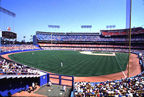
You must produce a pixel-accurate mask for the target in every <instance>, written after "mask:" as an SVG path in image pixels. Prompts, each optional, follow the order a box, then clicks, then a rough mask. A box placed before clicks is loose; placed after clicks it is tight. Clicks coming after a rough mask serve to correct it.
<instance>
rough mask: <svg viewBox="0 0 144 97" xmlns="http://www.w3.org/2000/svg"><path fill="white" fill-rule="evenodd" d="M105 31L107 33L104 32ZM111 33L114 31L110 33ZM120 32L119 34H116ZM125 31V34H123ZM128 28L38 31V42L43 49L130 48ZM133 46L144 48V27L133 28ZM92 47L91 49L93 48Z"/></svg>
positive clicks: (134, 47)
mask: <svg viewBox="0 0 144 97" xmlns="http://www.w3.org/2000/svg"><path fill="white" fill-rule="evenodd" d="M103 32H105V33H107V34H104V33H103ZM110 33H114V34H112V35H110ZM116 33H119V34H116ZM123 33H125V34H123ZM128 33H129V32H128V29H119V30H101V34H98V33H79V32H78V33H56V32H40V31H37V32H36V37H37V40H38V44H39V45H40V47H41V48H43V49H48V48H49V49H54V48H58V49H59V48H64V49H66V48H68V49H69V48H74V49H76V48H77V49H78V48H82V49H83V48H91V49H92V48H93V49H94V50H97V49H100V50H101V49H106V48H107V49H114V50H115V49H127V50H128V48H129V46H128V45H129V38H128ZM131 43H132V44H131V48H132V49H137V50H140V49H144V29H143V28H141V27H138V28H132V35H131ZM91 49H90V50H91Z"/></svg>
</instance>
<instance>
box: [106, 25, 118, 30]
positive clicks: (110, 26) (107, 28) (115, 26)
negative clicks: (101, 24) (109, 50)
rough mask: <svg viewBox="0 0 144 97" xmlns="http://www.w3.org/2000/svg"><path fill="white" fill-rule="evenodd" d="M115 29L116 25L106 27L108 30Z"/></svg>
mask: <svg viewBox="0 0 144 97" xmlns="http://www.w3.org/2000/svg"><path fill="white" fill-rule="evenodd" d="M115 27H116V25H107V26H106V28H107V29H108V28H110V29H111V28H115Z"/></svg>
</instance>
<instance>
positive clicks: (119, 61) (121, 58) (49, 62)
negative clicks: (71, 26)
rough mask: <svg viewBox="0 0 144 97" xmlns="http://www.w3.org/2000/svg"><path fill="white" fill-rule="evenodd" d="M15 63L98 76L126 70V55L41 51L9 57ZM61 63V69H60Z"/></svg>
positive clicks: (61, 71)
mask: <svg viewBox="0 0 144 97" xmlns="http://www.w3.org/2000/svg"><path fill="white" fill-rule="evenodd" d="M9 57H10V58H11V59H12V60H15V61H16V62H19V63H22V64H25V65H28V66H31V67H34V68H38V69H41V70H45V71H48V72H52V73H58V74H63V75H74V76H99V75H107V74H112V73H117V72H121V71H123V70H126V65H127V63H128V54H127V53H116V56H95V55H86V54H81V53H79V51H62V50H42V51H32V52H23V53H17V54H12V55H9ZM61 62H62V63H63V67H61Z"/></svg>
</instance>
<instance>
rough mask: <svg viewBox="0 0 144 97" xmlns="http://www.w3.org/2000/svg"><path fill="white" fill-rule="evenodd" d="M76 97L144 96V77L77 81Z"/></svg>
mask: <svg viewBox="0 0 144 97" xmlns="http://www.w3.org/2000/svg"><path fill="white" fill-rule="evenodd" d="M74 91H75V92H74V93H75V96H76V97H90V96H96V97H108V96H109V97H112V96H115V97H125V96H126V97H144V77H143V75H138V76H136V77H133V78H126V79H121V80H119V81H106V82H75V87H74Z"/></svg>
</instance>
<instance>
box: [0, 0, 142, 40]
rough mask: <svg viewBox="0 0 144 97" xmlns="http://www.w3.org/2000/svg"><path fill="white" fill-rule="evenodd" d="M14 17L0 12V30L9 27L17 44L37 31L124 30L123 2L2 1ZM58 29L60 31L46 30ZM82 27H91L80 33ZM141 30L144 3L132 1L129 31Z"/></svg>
mask: <svg viewBox="0 0 144 97" xmlns="http://www.w3.org/2000/svg"><path fill="white" fill-rule="evenodd" d="M0 5H1V6H2V7H3V8H6V9H8V10H10V11H12V12H14V13H16V17H15V18H13V17H11V16H8V15H7V14H4V13H2V12H0V29H2V30H6V27H8V26H10V27H11V28H12V31H14V32H16V33H17V34H18V40H22V39H23V36H26V40H27V41H29V38H30V35H34V34H36V31H46V32H51V31H53V32H99V31H100V30H104V29H107V28H106V26H107V25H116V28H115V29H121V28H125V27H126V0H1V4H0ZM48 25H60V29H52V28H48ZM81 25H92V28H91V29H81ZM142 25H143V27H144V0H133V6H132V27H134V26H135V27H139V26H142Z"/></svg>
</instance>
